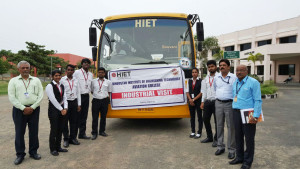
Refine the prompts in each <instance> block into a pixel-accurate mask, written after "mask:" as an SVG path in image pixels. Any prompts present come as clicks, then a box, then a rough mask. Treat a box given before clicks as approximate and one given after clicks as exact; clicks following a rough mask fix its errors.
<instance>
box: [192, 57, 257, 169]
mask: <svg viewBox="0 0 300 169" xmlns="http://www.w3.org/2000/svg"><path fill="white" fill-rule="evenodd" d="M207 68H208V71H209V74H208V75H207V76H206V77H205V79H204V80H201V79H200V78H198V74H199V70H198V69H197V68H193V69H192V79H190V80H189V81H188V90H187V98H188V103H189V109H190V116H191V119H190V122H191V130H192V133H191V134H190V137H191V138H196V139H198V138H200V137H201V134H202V127H203V122H204V125H205V128H206V135H207V138H205V139H204V140H202V141H201V143H209V142H213V143H212V147H217V151H216V152H215V155H217V156H218V155H221V154H223V153H224V152H225V144H224V125H225V121H226V125H227V131H228V136H227V148H228V158H229V159H233V160H232V161H229V164H231V165H234V164H242V166H241V169H249V168H251V165H252V162H253V157H254V138H255V131H256V123H257V120H258V118H259V116H260V114H261V106H262V100H261V91H260V83H259V82H258V81H257V80H255V79H254V78H252V77H249V76H248V70H247V66H245V65H239V66H237V68H236V75H234V74H232V73H230V62H229V60H227V59H222V60H220V61H219V69H220V73H218V72H217V64H216V61H215V60H209V61H208V62H207ZM250 108H253V109H254V114H253V116H252V117H253V118H250V119H249V123H248V124H243V123H242V118H241V113H240V110H242V109H250ZM202 110H203V114H202ZM196 112H197V117H198V131H197V133H196V131H195V119H196ZM212 115H213V116H214V122H215V131H216V132H215V135H214V136H213V133H212V129H211V124H210V120H211V116H212ZM244 141H245V142H246V151H244Z"/></svg>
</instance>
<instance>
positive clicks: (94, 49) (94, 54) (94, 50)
mask: <svg viewBox="0 0 300 169" xmlns="http://www.w3.org/2000/svg"><path fill="white" fill-rule="evenodd" d="M92 55H93V61H94V62H95V61H97V46H94V47H93V48H92Z"/></svg>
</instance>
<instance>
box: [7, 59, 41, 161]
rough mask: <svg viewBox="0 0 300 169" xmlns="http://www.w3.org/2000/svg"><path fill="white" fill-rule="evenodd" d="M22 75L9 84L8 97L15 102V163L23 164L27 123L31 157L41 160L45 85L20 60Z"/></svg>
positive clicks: (19, 65)
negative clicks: (38, 150)
mask: <svg viewBox="0 0 300 169" xmlns="http://www.w3.org/2000/svg"><path fill="white" fill-rule="evenodd" d="M17 68H18V71H19V72H20V75H19V76H17V77H14V78H12V79H11V80H10V81H9V84H8V98H9V101H10V102H11V103H12V104H13V111H12V113H13V120H14V123H15V132H16V134H15V149H16V155H17V158H16V159H15V161H14V163H15V165H18V164H21V163H22V161H23V160H24V157H25V155H26V153H25V141H24V134H25V131H26V125H27V123H28V128H29V154H30V157H31V158H33V159H35V160H39V159H41V156H40V155H39V154H38V153H37V149H38V148H39V139H38V129H39V115H40V102H41V100H42V98H43V86H42V83H41V81H40V80H39V79H38V78H36V77H32V76H30V75H29V73H30V64H29V63H28V62H27V61H20V62H19V63H18V65H17Z"/></svg>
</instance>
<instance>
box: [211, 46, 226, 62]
mask: <svg viewBox="0 0 300 169" xmlns="http://www.w3.org/2000/svg"><path fill="white" fill-rule="evenodd" d="M213 57H214V58H215V59H216V60H217V61H219V60H221V59H223V58H224V51H223V50H220V49H219V50H217V53H215V54H214V55H213Z"/></svg>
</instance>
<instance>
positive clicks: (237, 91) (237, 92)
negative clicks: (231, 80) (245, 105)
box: [236, 77, 248, 95]
mask: <svg viewBox="0 0 300 169" xmlns="http://www.w3.org/2000/svg"><path fill="white" fill-rule="evenodd" d="M247 80H248V77H247V79H246V82H247ZM246 82H245V83H246ZM245 83H244V81H243V84H242V85H241V86H240V88H239V89H238V81H237V82H236V89H237V90H236V95H238V94H239V91H240V90H241V88H242V86H243V85H244V84H245Z"/></svg>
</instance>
